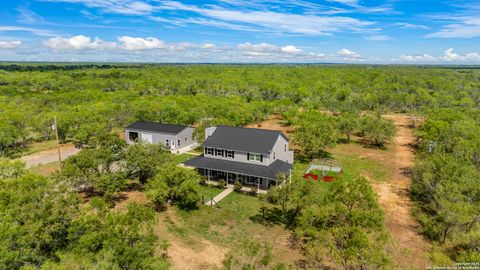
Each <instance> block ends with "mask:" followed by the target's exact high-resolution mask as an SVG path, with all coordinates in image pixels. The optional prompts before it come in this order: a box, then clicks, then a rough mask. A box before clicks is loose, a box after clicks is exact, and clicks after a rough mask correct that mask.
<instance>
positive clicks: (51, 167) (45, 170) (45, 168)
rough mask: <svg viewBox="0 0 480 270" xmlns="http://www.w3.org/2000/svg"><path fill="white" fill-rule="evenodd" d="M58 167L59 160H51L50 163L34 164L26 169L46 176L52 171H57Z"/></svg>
mask: <svg viewBox="0 0 480 270" xmlns="http://www.w3.org/2000/svg"><path fill="white" fill-rule="evenodd" d="M58 169H60V162H58V161H55V162H51V163H47V164H41V165H38V166H34V167H31V168H30V169H28V170H29V171H31V172H33V173H37V174H40V175H43V176H48V175H51V174H52V173H54V172H55V171H57V170H58Z"/></svg>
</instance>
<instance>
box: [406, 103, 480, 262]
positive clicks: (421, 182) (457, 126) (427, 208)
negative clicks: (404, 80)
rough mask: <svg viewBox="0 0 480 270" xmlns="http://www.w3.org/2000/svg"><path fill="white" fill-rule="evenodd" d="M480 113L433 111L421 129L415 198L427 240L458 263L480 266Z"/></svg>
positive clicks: (413, 189)
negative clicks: (473, 263) (474, 263)
mask: <svg viewBox="0 0 480 270" xmlns="http://www.w3.org/2000/svg"><path fill="white" fill-rule="evenodd" d="M479 116H480V111H478V110H477V109H475V110H473V109H472V110H452V109H441V110H433V111H431V112H430V113H429V114H428V120H427V122H426V123H425V124H423V125H422V126H421V128H420V129H419V132H418V135H419V139H420V141H419V145H418V146H419V153H418V155H417V163H416V166H415V169H414V171H413V180H414V182H413V185H412V195H413V198H414V199H415V200H416V202H417V205H418V212H417V216H418V219H419V220H420V222H421V224H422V227H423V231H424V234H425V235H426V236H427V237H428V238H430V239H431V240H433V241H436V242H438V243H439V244H440V245H442V246H443V247H445V249H446V251H447V252H446V254H447V255H448V256H449V257H450V258H451V259H452V260H454V261H465V262H478V261H480V251H479V248H480V185H479V181H480V117H479Z"/></svg>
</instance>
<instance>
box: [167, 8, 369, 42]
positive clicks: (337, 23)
mask: <svg viewBox="0 0 480 270" xmlns="http://www.w3.org/2000/svg"><path fill="white" fill-rule="evenodd" d="M162 9H165V10H183V11H189V12H194V13H197V14H199V15H201V16H204V17H209V18H212V19H215V20H219V21H221V22H224V21H226V22H229V23H230V24H232V23H234V22H235V23H241V24H247V25H256V26H257V28H258V27H262V28H263V29H262V30H263V31H270V32H275V33H283V32H286V33H296V34H305V35H327V34H331V33H333V32H340V31H343V30H353V31H361V30H364V29H365V28H366V27H368V26H370V25H372V24H374V22H369V21H363V20H359V19H355V18H351V17H344V16H317V15H310V14H291V13H283V12H274V11H269V10H260V11H257V10H254V11H242V10H237V9H225V8H221V7H218V6H214V5H211V6H208V7H199V6H195V5H185V4H182V3H180V2H175V1H165V2H163V7H162ZM201 22H202V21H198V23H201Z"/></svg>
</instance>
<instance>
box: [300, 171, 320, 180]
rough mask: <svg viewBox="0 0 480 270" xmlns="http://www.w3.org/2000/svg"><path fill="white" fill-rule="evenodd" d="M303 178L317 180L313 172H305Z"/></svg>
mask: <svg viewBox="0 0 480 270" xmlns="http://www.w3.org/2000/svg"><path fill="white" fill-rule="evenodd" d="M303 178H305V179H313V180H318V175H316V174H313V173H306V174H304V175H303Z"/></svg>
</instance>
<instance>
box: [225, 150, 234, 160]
mask: <svg viewBox="0 0 480 270" xmlns="http://www.w3.org/2000/svg"><path fill="white" fill-rule="evenodd" d="M225 152H226V157H229V158H234V157H235V154H234V152H233V151H228V150H227V151H225Z"/></svg>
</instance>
